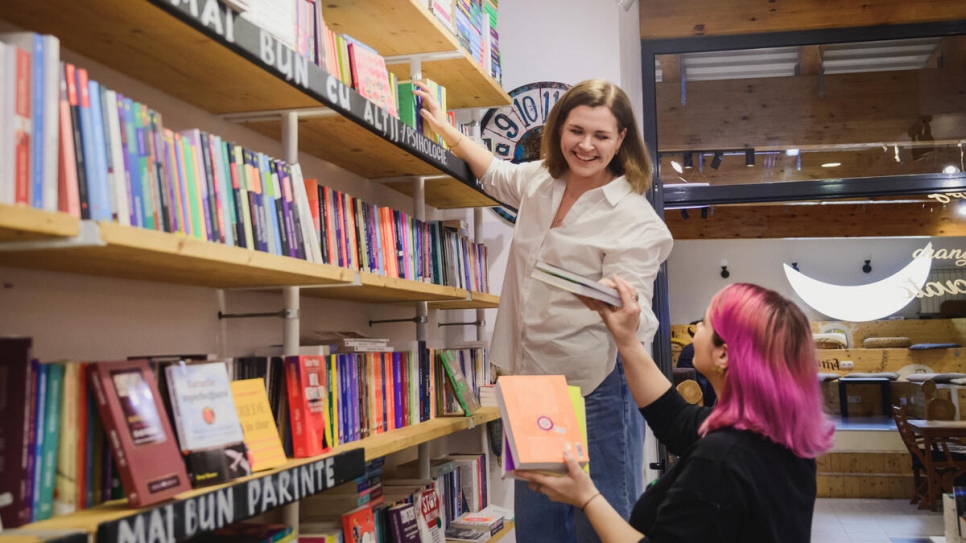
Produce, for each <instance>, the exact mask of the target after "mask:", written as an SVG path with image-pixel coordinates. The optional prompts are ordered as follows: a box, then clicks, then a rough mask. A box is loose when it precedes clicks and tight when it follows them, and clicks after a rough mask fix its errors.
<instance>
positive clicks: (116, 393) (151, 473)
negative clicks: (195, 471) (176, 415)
mask: <svg viewBox="0 0 966 543" xmlns="http://www.w3.org/2000/svg"><path fill="white" fill-rule="evenodd" d="M90 385H91V389H92V390H93V391H94V400H95V403H96V404H97V409H98V411H99V412H100V418H101V421H102V422H103V423H104V430H105V432H106V433H107V435H108V436H109V437H110V442H111V448H112V449H113V451H114V459H115V461H116V463H117V469H118V472H119V474H120V476H121V484H122V485H123V486H124V492H125V494H127V501H128V505H129V506H131V507H144V506H146V505H150V504H153V503H157V502H161V501H164V500H167V499H169V498H172V497H174V496H175V495H176V494H178V493H180V492H184V491H186V490H190V489H191V484H190V483H189V482H188V474H187V472H186V471H185V466H184V462H183V461H182V460H181V454H180V453H179V452H178V442H177V440H176V439H175V437H174V433H173V432H172V431H171V423H170V422H168V418H167V417H166V416H165V411H164V405H163V404H162V400H161V395H160V393H159V392H158V385H157V383H156V382H155V379H154V374H153V373H152V372H151V368H150V367H149V366H148V361H147V360H143V359H141V360H122V361H118V362H100V363H97V364H91V365H90Z"/></svg>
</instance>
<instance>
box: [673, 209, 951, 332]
mask: <svg viewBox="0 0 966 543" xmlns="http://www.w3.org/2000/svg"><path fill="white" fill-rule="evenodd" d="M695 215H696V214H695ZM688 220H701V219H699V218H698V219H696V218H694V216H693V215H692V218H691V219H688ZM930 241H931V242H932V244H933V248H934V249H935V250H938V249H941V248H945V249H957V248H963V242H964V238H954V237H946V238H864V239H852V238H841V239H790V240H785V239H764V240H687V241H676V242H675V243H674V250H673V251H672V252H671V257H670V258H669V259H668V290H669V291H670V294H669V297H670V305H671V323H672V324H686V323H688V322H691V321H693V320H696V319H700V318H701V317H702V315H704V310H705V309H706V308H707V306H708V302H710V301H711V298H712V296H714V294H715V293H716V292H718V291H719V290H721V289H722V288H724V287H725V286H726V285H727V284H729V283H738V282H741V283H756V284H759V285H762V286H764V287H767V288H770V289H773V290H776V291H778V292H780V293H781V294H783V295H785V296H787V297H788V298H790V299H792V300H795V301H797V302H798V305H799V306H800V307H801V308H802V310H803V311H805V315H806V316H807V317H808V318H809V319H810V320H835V319H831V318H829V317H827V316H825V315H822V314H821V313H819V312H817V311H815V310H814V309H812V308H810V307H809V306H808V305H807V304H805V303H804V302H803V301H801V300H800V299H799V298H798V297H797V296H796V295H795V293H794V291H793V290H792V288H791V286H790V285H789V284H788V280H787V279H786V278H785V274H784V272H783V271H782V263H786V264H791V263H792V262H798V268H799V270H801V272H802V273H804V274H805V275H808V276H809V277H812V278H814V279H817V280H819V281H823V282H826V283H831V284H836V285H861V284H866V283H872V282H875V281H879V280H881V279H885V278H886V277H888V276H890V275H892V274H894V273H896V272H897V271H899V270H900V269H902V268H903V267H905V266H906V265H907V264H909V262H910V261H911V260H912V253H913V251H915V250H916V249H921V248H923V247H925V246H926V244H927V243H929V242H930ZM722 259H727V260H728V271H730V272H731V276H730V277H728V279H722V278H721V275H720V273H721V260H722ZM866 260H871V261H872V262H871V266H872V272H870V273H864V272H863V271H862V265H863V264H865V261H866ZM954 265H955V263H954V262H952V261H948V260H946V261H944V260H935V261H933V267H934V268H939V267H947V268H948V267H953V266H954ZM918 309H919V303H918V300H913V301H912V302H911V303H910V304H909V305H907V306H906V307H905V308H904V309H903V310H902V311H900V312H899V313H897V314H896V315H895V316H902V317H906V318H916V317H917V315H916V312H917V311H918Z"/></svg>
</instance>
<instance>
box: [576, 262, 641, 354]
mask: <svg viewBox="0 0 966 543" xmlns="http://www.w3.org/2000/svg"><path fill="white" fill-rule="evenodd" d="M600 283H601V284H602V285H605V286H608V287H611V288H615V289H617V292H618V293H619V294H620V295H621V302H622V303H623V307H614V306H612V305H610V304H607V303H604V302H602V301H600V300H596V299H594V298H587V297H586V296H577V297H578V298H580V301H582V302H583V303H584V305H586V306H587V307H588V308H590V309H592V310H594V311H596V312H597V313H598V314H599V315H600V318H601V319H603V321H604V324H605V325H606V326H607V329H608V330H610V333H611V335H613V336H614V340H615V341H616V342H617V344H618V345H620V344H621V343H622V342H624V341H638V340H637V328H638V327H639V326H640V324H641V306H640V304H639V303H638V301H637V292H636V291H635V290H634V287H632V286H631V284H630V283H628V282H627V281H625V280H623V279H621V278H620V277H618V276H616V275H615V276H614V277H613V279H607V278H604V279H601V280H600Z"/></svg>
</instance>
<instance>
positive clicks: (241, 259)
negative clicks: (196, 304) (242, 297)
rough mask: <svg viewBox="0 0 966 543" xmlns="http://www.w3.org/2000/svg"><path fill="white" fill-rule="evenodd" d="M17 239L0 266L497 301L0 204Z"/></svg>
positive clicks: (380, 296)
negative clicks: (71, 241) (25, 244)
mask: <svg viewBox="0 0 966 543" xmlns="http://www.w3.org/2000/svg"><path fill="white" fill-rule="evenodd" d="M84 223H86V225H85V229H92V230H88V232H91V231H93V232H95V233H94V234H90V235H89V237H90V238H91V239H88V240H79V242H78V245H76V246H71V245H59V246H58V245H50V242H52V241H62V240H64V239H66V238H69V237H75V238H76V237H77V236H78V234H79V232H80V230H81V225H82V224H84ZM18 241H32V242H35V243H34V244H33V245H32V246H31V247H32V248H19V249H18V250H16V251H13V250H6V251H4V250H0V265H3V266H12V267H17V268H29V269H40V270H48V271H60V272H69V273H79V274H85V275H98V276H105V277H116V278H123V279H137V280H143V281H156V282H161V283H175V284H183V285H193V286H206V287H212V288H222V289H228V288H271V287H276V288H278V287H287V286H295V285H298V286H301V287H303V289H302V293H303V294H304V295H306V296H309V297H314V298H327V299H335V300H348V301H359V302H387V303H393V302H421V301H429V302H434V303H443V304H447V303H448V304H452V305H451V306H445V305H444V306H437V307H439V308H441V309H473V308H483V307H496V305H498V304H499V297H498V296H496V295H493V294H486V293H480V292H470V291H467V290H463V289H458V288H455V287H448V286H444V285H435V284H431V283H424V282H421V281H410V280H407V279H400V278H397V277H387V276H384V275H377V274H373V273H368V272H358V273H356V272H353V271H352V270H349V269H347V268H340V267H337V266H331V265H328V264H315V263H311V262H307V261H305V260H299V259H297V258H289V257H285V256H279V255H274V254H269V253H263V252H261V251H250V250H247V249H242V248H240V247H232V246H228V245H222V244H219V243H211V242H208V241H202V240H197V239H193V238H187V237H184V236H181V235H177V234H170V233H167V232H157V231H154V230H147V229H144V228H136V227H130V226H121V225H119V224H116V223H111V222H94V221H81V220H78V219H76V218H74V217H71V216H70V215H66V214H64V213H48V212H44V211H40V210H37V209H33V208H29V207H25V206H17V205H14V206H11V205H3V204H0V243H6V242H18ZM313 286H316V287H317V286H326V287H328V288H316V289H313V288H311V287H313Z"/></svg>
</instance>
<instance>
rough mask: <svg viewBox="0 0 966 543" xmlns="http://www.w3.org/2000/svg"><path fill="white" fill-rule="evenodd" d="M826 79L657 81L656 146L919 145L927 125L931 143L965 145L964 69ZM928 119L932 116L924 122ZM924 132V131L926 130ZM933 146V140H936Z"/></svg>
mask: <svg viewBox="0 0 966 543" xmlns="http://www.w3.org/2000/svg"><path fill="white" fill-rule="evenodd" d="M822 77H824V98H820V97H819V77H818V76H801V77H776V78H761V79H737V80H721V81H691V82H689V83H688V101H687V104H686V105H682V104H681V100H680V93H681V89H680V85H677V84H674V83H658V85H657V110H658V114H657V116H658V145H659V148H660V149H661V150H662V151H670V150H689V149H690V150H705V151H712V150H715V149H735V148H745V147H751V148H756V147H758V146H759V145H763V144H765V143H766V142H767V143H768V144H769V145H772V146H775V147H807V146H814V147H825V146H834V145H854V144H880V143H884V142H888V143H892V142H911V141H917V140H916V138H913V137H912V136H910V135H909V131H910V129H911V128H913V127H914V126H916V125H917V123H920V122H924V119H925V120H928V122H929V124H930V127H929V128H930V130H929V133H930V137H932V138H933V140H954V141H960V140H962V138H963V131H962V127H963V126H966V100H964V98H963V96H964V95H966V77H963V72H962V71H958V72H957V71H955V70H950V69H941V70H918V71H917V70H907V71H891V72H870V73H854V74H833V75H825V76H822ZM926 118H928V119H926ZM920 132H922V131H921V130H920ZM930 141H931V140H930Z"/></svg>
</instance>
